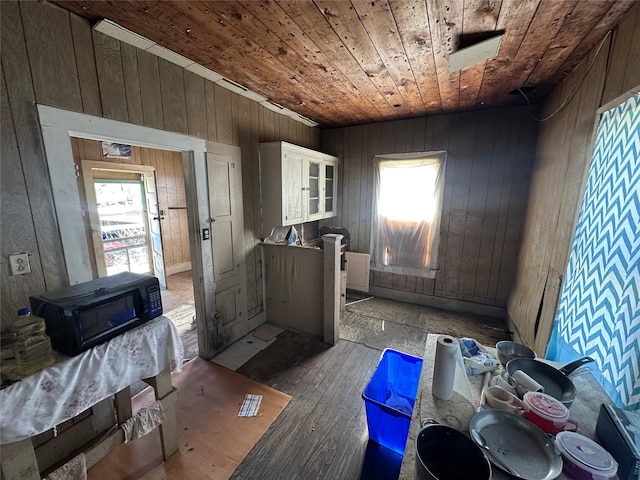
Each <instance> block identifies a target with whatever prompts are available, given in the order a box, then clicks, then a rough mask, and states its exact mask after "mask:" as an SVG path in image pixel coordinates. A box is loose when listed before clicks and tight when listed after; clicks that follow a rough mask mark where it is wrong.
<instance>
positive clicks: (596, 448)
mask: <svg viewBox="0 0 640 480" xmlns="http://www.w3.org/2000/svg"><path fill="white" fill-rule="evenodd" d="M556 440H557V442H558V445H559V447H560V450H562V451H563V452H564V453H566V454H567V455H569V456H571V458H572V459H575V460H576V461H578V462H579V463H581V464H582V465H584V466H585V467H588V468H589V469H591V470H592V471H593V472H592V473H596V474H607V475H609V476H612V475H615V473H616V472H617V470H618V464H617V463H616V461H615V460H614V459H613V457H612V456H611V454H610V453H609V452H607V451H606V450H605V449H604V448H602V447H601V446H600V445H598V444H597V443H596V442H594V441H593V440H591V439H590V438H587V437H585V436H584V435H580V434H579V433H574V432H560V433H558V435H556Z"/></svg>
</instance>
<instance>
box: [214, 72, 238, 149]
mask: <svg viewBox="0 0 640 480" xmlns="http://www.w3.org/2000/svg"><path fill="white" fill-rule="evenodd" d="M213 90H214V93H215V96H216V117H215V118H216V130H217V132H218V142H221V143H233V125H232V113H231V92H230V91H229V90H227V89H226V88H222V87H221V86H220V85H215V84H214V86H213Z"/></svg>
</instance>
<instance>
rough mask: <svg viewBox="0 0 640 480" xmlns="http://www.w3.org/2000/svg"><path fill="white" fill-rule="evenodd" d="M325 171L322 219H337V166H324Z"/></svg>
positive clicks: (330, 163) (329, 164)
mask: <svg viewBox="0 0 640 480" xmlns="http://www.w3.org/2000/svg"><path fill="white" fill-rule="evenodd" d="M323 169H324V172H323V173H324V179H323V180H324V205H323V211H324V215H323V217H322V218H329V217H335V215H336V196H337V193H338V182H337V179H336V171H337V170H336V165H335V163H334V162H328V163H324V164H323Z"/></svg>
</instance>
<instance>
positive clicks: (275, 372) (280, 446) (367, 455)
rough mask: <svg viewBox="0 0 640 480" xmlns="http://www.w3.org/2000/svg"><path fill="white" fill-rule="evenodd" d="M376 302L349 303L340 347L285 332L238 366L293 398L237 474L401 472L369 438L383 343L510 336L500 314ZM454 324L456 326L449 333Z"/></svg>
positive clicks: (410, 348)
mask: <svg viewBox="0 0 640 480" xmlns="http://www.w3.org/2000/svg"><path fill="white" fill-rule="evenodd" d="M376 302H378V303H377V304H374V303H369V304H368V305H367V306H366V307H364V306H362V305H361V306H360V307H356V306H353V307H351V308H349V307H347V312H346V313H347V314H348V315H347V317H348V319H347V320H346V322H348V327H349V328H348V331H347V329H344V328H343V327H345V324H344V323H343V324H342V325H341V338H342V339H341V340H340V342H339V343H338V344H337V345H336V346H334V347H328V346H327V345H325V344H323V343H322V342H320V341H319V340H314V339H311V338H308V337H304V336H300V335H296V334H293V333H290V332H284V333H282V334H280V335H279V336H278V338H277V340H276V342H274V343H273V344H272V345H270V346H269V347H267V348H266V349H265V350H263V351H262V352H260V353H259V354H258V355H256V356H255V357H253V358H252V359H251V360H249V361H248V362H247V363H245V364H244V365H243V366H242V367H240V368H239V369H238V373H241V374H243V375H246V376H248V377H250V378H253V379H254V380H257V381H259V382H261V383H264V384H266V385H269V386H271V387H273V388H275V389H277V390H280V391H282V392H285V393H288V394H289V395H291V396H292V401H291V403H290V404H289V405H288V406H287V408H286V409H285V411H284V412H283V413H282V414H281V415H280V417H279V418H278V419H277V420H276V421H275V422H274V423H273V425H272V426H271V427H270V428H269V430H268V431H267V433H266V434H265V435H264V436H263V437H262V439H261V440H260V441H259V442H258V443H257V444H256V446H255V447H254V448H253V449H252V451H251V452H250V453H249V455H248V456H247V457H246V458H245V460H244V461H243V462H242V463H241V464H240V466H239V467H238V468H237V470H236V471H235V472H234V474H233V476H232V477H231V478H232V479H247V480H249V479H251V480H256V479H268V480H272V479H273V480H276V479H285V478H286V479H332V480H341V479H344V480H352V479H362V480H364V479H366V480H376V479H384V480H393V479H395V478H397V477H398V473H399V471H400V463H401V461H402V459H401V457H400V456H399V455H397V454H394V453H393V452H390V451H389V450H387V449H384V448H382V447H379V446H378V445H377V444H375V443H372V442H371V443H369V442H368V432H367V422H366V413H365V409H364V401H363V399H362V396H361V395H362V392H363V390H364V388H365V386H366V384H367V382H368V381H369V379H370V377H371V375H372V373H373V371H374V370H375V368H376V366H377V363H378V361H379V358H380V355H381V350H382V349H383V348H385V346H387V347H390V348H396V349H399V350H401V351H405V352H406V353H413V354H420V355H421V354H422V352H424V347H425V343H426V335H427V333H436V331H434V329H437V331H438V332H439V333H454V331H455V333H456V334H457V335H458V336H462V335H464V336H471V337H474V338H476V339H478V341H480V342H483V343H484V344H487V345H490V344H493V343H495V342H496V341H498V340H502V339H506V338H509V336H508V333H507V332H506V331H505V329H504V325H502V322H500V321H496V320H494V319H487V318H484V317H476V316H472V315H461V314H452V313H451V312H444V311H440V310H436V309H430V308H428V307H419V306H415V305H409V304H405V303H401V302H391V301H386V300H378V299H376ZM343 320H344V319H343ZM382 320H384V324H383V326H382V328H379V326H380V321H382ZM418 322H423V323H422V324H419V323H418ZM448 328H449V329H451V330H454V331H451V332H448V331H447V329H448ZM343 330H344V331H345V335H344V336H343V335H342V332H343ZM461 332H467V333H466V335H465V334H464V333H463V334H462V335H461ZM345 336H349V337H350V338H352V339H357V341H350V340H346V339H344V337H345ZM479 337H480V338H479ZM371 345H374V346H371ZM396 345H399V347H396ZM400 347H401V348H400Z"/></svg>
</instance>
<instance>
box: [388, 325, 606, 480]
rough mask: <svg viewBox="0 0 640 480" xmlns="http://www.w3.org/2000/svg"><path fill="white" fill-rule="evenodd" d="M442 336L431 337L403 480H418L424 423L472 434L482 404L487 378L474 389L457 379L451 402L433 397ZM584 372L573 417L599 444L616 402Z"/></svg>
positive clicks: (476, 379) (499, 475) (497, 478)
mask: <svg viewBox="0 0 640 480" xmlns="http://www.w3.org/2000/svg"><path fill="white" fill-rule="evenodd" d="M438 336H439V335H435V334H429V336H428V337H427V343H426V347H425V351H424V355H423V358H424V363H423V367H422V374H421V376H420V384H419V386H418V395H417V398H416V403H415V406H414V409H413V416H412V418H411V426H410V428H409V436H408V438H407V444H406V447H405V453H404V458H403V460H402V466H401V469H400V476H399V480H415V478H416V477H415V445H416V437H417V435H418V432H419V431H420V429H421V426H420V423H421V420H422V419H425V418H433V419H434V420H436V421H438V422H439V423H442V424H444V425H448V426H450V427H454V428H457V429H458V430H462V431H464V432H465V433H467V434H468V433H469V422H470V421H471V417H473V415H474V414H475V413H476V411H477V408H478V405H479V402H480V393H481V389H482V380H483V375H476V376H471V375H470V376H469V387H470V389H469V387H467V385H466V383H465V382H464V380H463V379H461V378H458V376H456V382H455V385H454V393H453V397H452V398H451V400H440V399H439V398H436V397H434V396H433V395H432V394H431V383H432V381H433V364H434V358H435V351H436V341H437V338H438ZM487 349H488V350H489V351H490V352H492V353H495V349H492V348H489V347H487ZM581 370H582V373H579V374H578V375H576V376H573V377H572V381H573V382H574V384H575V386H576V399H575V400H574V402H573V404H572V405H571V409H570V411H571V417H572V418H575V419H578V424H579V428H578V433H580V434H582V435H585V436H587V437H589V438H591V439H594V440H596V441H597V437H596V435H595V428H596V422H597V419H598V412H599V409H600V405H601V404H602V403H608V404H611V403H612V402H611V399H610V398H609V397H608V396H607V394H606V393H605V392H604V390H603V389H602V387H601V386H600V384H598V383H597V381H596V380H595V378H594V377H593V375H592V374H591V371H590V370H588V369H581ZM503 373H504V368H503V367H502V366H501V367H500V368H499V369H498V370H497V371H496V372H494V373H493V375H496V374H503ZM469 390H470V391H469ZM469 397H470V398H469ZM493 472H494V475H493V478H494V480H503V479H509V478H513V477H511V476H509V475H507V474H505V473H503V472H502V471H501V470H500V469H498V468H497V467H495V466H494V467H493ZM558 478H559V479H561V480H564V479H566V480H570V479H569V477H567V476H566V475H564V473H563V474H561V475H560V476H559V477H558Z"/></svg>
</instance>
